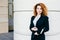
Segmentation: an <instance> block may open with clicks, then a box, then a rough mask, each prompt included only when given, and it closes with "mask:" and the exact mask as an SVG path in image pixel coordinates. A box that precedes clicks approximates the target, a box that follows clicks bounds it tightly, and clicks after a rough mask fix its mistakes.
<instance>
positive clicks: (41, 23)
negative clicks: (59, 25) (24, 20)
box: [30, 15, 49, 34]
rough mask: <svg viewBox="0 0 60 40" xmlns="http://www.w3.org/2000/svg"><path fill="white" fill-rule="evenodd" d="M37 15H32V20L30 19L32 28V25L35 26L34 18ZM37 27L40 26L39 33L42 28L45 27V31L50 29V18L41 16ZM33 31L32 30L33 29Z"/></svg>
mask: <svg viewBox="0 0 60 40" xmlns="http://www.w3.org/2000/svg"><path fill="white" fill-rule="evenodd" d="M34 18H35V16H32V17H31V21H30V30H31V28H32V27H34V24H33V20H34ZM36 27H37V28H38V31H37V32H38V34H40V32H41V30H42V29H44V31H43V33H42V34H44V32H47V31H48V30H49V20H48V16H42V15H41V17H40V18H39V20H38V21H37V23H36ZM31 31H32V30H31ZM35 32H36V31H32V33H35Z"/></svg>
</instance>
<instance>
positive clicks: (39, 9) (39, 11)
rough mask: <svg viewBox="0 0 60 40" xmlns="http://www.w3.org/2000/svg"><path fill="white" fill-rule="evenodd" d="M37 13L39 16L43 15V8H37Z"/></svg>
mask: <svg viewBox="0 0 60 40" xmlns="http://www.w3.org/2000/svg"><path fill="white" fill-rule="evenodd" d="M36 11H37V14H41V13H42V8H41V6H37V8H36Z"/></svg>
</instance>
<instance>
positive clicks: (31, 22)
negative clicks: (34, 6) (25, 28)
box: [29, 16, 35, 32]
mask: <svg viewBox="0 0 60 40" xmlns="http://www.w3.org/2000/svg"><path fill="white" fill-rule="evenodd" d="M33 19H34V16H32V17H31V20H30V26H29V29H30V31H31V32H35V31H33V30H31V28H33V27H34V25H33Z"/></svg>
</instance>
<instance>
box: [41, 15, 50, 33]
mask: <svg viewBox="0 0 60 40" xmlns="http://www.w3.org/2000/svg"><path fill="white" fill-rule="evenodd" d="M43 26H44V28H43V29H44V30H43V32H42V33H44V32H47V31H48V30H49V19H48V17H47V16H46V17H45V21H44V25H43Z"/></svg>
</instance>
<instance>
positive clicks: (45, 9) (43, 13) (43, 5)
mask: <svg viewBox="0 0 60 40" xmlns="http://www.w3.org/2000/svg"><path fill="white" fill-rule="evenodd" d="M37 6H41V8H42V14H41V15H44V16H47V7H46V6H45V4H43V3H38V4H36V5H35V6H34V16H36V15H37V11H36V8H37Z"/></svg>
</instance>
